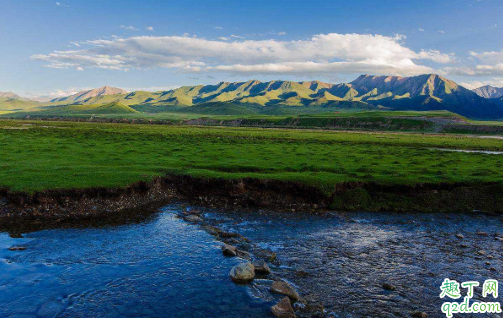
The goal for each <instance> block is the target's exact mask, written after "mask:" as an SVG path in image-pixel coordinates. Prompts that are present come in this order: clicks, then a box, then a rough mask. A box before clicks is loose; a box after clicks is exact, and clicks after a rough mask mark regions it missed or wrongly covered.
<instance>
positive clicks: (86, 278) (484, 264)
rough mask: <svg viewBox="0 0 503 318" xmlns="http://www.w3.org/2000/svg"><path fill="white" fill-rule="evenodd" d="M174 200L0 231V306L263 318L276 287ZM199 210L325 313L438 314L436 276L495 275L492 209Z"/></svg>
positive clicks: (58, 312) (498, 244) (4, 309)
mask: <svg viewBox="0 0 503 318" xmlns="http://www.w3.org/2000/svg"><path fill="white" fill-rule="evenodd" d="M180 209H182V207H181V206H180V205H170V206H167V207H165V208H163V209H162V210H161V212H160V213H158V214H155V215H152V216H149V217H145V218H134V219H133V222H132V223H124V222H123V221H121V222H114V223H113V224H109V225H106V224H104V223H100V224H90V226H88V227H82V226H81V227H80V228H66V229H65V228H60V229H50V230H48V229H46V230H40V229H39V231H37V232H31V233H27V234H23V237H22V238H19V237H16V236H13V237H11V236H9V235H8V234H6V233H0V317H24V318H28V317H32V318H34V317H229V318H230V317H233V318H234V317H269V316H270V314H269V307H270V305H271V304H272V303H273V302H274V301H275V299H277V297H276V296H271V295H270V294H269V293H268V292H267V288H266V287H264V286H267V282H264V281H260V280H258V281H256V282H255V283H254V284H253V285H252V286H238V285H234V284H233V283H232V282H231V281H230V280H229V278H228V272H229V269H230V268H231V267H232V266H233V265H235V264H236V263H237V262H239V260H237V259H232V258H224V257H222V253H221V251H220V248H219V247H220V243H218V242H216V241H214V239H213V237H212V236H210V235H209V234H208V233H206V232H204V231H203V230H201V228H200V227H199V226H197V225H189V224H187V223H186V222H184V221H182V220H179V219H177V218H175V216H174V213H173V212H177V211H180ZM198 209H199V208H198ZM203 210H204V212H205V214H204V215H205V219H206V220H207V221H208V222H210V223H212V224H214V225H218V226H220V227H221V228H223V229H224V230H227V231H233V232H238V233H240V234H242V235H244V236H246V237H248V238H249V239H250V240H251V244H250V251H251V252H252V255H253V253H254V251H255V252H256V251H258V250H259V249H269V250H273V251H275V252H276V253H277V256H278V260H279V262H278V263H273V264H270V266H271V268H272V269H273V271H274V273H275V274H277V275H279V276H280V277H283V278H285V279H286V280H288V281H289V282H290V283H292V284H293V285H294V286H296V288H297V289H298V290H299V292H300V293H301V295H302V296H303V297H306V298H309V299H313V300H320V301H322V302H323V303H324V305H325V307H326V308H327V315H329V317H383V318H384V317H410V313H411V312H413V311H416V310H419V311H423V312H426V313H427V314H428V315H429V317H443V316H444V315H443V314H441V312H440V305H441V303H442V301H441V299H440V298H439V297H438V295H439V293H440V289H439V286H440V284H441V282H442V281H443V279H444V278H446V277H448V278H450V279H456V280H458V281H468V280H476V281H480V282H483V281H484V280H485V279H489V278H492V279H498V280H499V281H500V282H503V277H502V271H501V269H502V268H503V255H502V252H501V251H502V247H503V242H502V241H501V240H498V239H496V238H495V236H494V235H495V234H498V233H499V234H502V232H503V230H502V225H503V222H502V219H501V218H499V217H494V216H492V217H491V216H482V215H479V216H477V215H466V214H465V215H452V214H451V215H447V214H398V213H331V214H329V215H325V216H315V215H298V214H287V213H271V212H265V211H222V210H216V209H203ZM480 231H484V232H487V235H482V234H484V233H479V234H477V232H480ZM458 233H460V234H463V235H464V238H463V239H459V238H456V237H455V235H456V234H458ZM12 246H22V247H26V248H27V249H26V250H24V251H9V250H8V248H9V247H12ZM383 283H389V284H391V285H393V286H395V287H396V291H386V290H384V289H383V288H382V284H383ZM500 294H503V290H502V289H501V287H500ZM256 296H260V297H256ZM475 298H481V296H480V293H477V294H476V297H475ZM464 317H470V316H469V315H464ZM477 317H497V316H491V315H489V314H487V315H478V316H477Z"/></svg>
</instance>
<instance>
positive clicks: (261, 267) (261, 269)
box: [253, 261, 271, 274]
mask: <svg viewBox="0 0 503 318" xmlns="http://www.w3.org/2000/svg"><path fill="white" fill-rule="evenodd" d="M253 266H254V267H255V273H257V274H269V273H271V269H270V268H269V266H268V265H267V263H266V262H264V261H255V262H254V263H253Z"/></svg>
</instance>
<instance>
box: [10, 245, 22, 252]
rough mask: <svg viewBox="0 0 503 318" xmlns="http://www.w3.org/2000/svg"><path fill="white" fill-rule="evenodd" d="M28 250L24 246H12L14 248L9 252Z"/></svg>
mask: <svg viewBox="0 0 503 318" xmlns="http://www.w3.org/2000/svg"><path fill="white" fill-rule="evenodd" d="M25 249H26V247H24V246H12V247H9V251H12V252H14V251H24V250H25Z"/></svg>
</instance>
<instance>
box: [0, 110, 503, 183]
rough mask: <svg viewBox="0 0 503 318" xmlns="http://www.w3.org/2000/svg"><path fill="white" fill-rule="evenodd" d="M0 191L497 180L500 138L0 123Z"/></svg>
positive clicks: (502, 161) (502, 164)
mask: <svg viewBox="0 0 503 318" xmlns="http://www.w3.org/2000/svg"><path fill="white" fill-rule="evenodd" d="M0 145H1V148H0V168H1V169H0V187H5V188H8V189H11V190H15V191H28V192H31V191H38V190H44V189H64V188H86V187H95V186H106V187H116V186H124V185H127V184H130V183H132V182H135V181H139V180H147V179H150V178H152V177H153V176H159V175H164V174H166V173H176V174H188V175H192V176H204V177H223V178H240V177H256V178H262V179H278V180H293V181H299V182H303V183H307V184H311V185H316V186H318V187H321V188H323V189H326V190H327V191H329V189H332V188H333V185H334V184H336V183H339V182H344V181H362V182H375V183H381V184H396V185H402V184H404V185H405V184H406V185H411V184H418V183H443V182H446V183H452V182H467V183H480V182H503V169H502V168H503V155H488V154H481V153H462V152H445V151H440V150H434V149H431V148H451V149H472V150H473V149H483V150H493V151H503V140H499V139H482V138H470V137H463V136H456V135H450V136H448V135H422V134H405V133H403V134H398V133H356V132H355V133H349V132H325V131H300V130H281V129H255V128H222V127H191V126H161V125H131V124H97V123H73V122H48V121H43V122H41V121H12V120H4V121H0Z"/></svg>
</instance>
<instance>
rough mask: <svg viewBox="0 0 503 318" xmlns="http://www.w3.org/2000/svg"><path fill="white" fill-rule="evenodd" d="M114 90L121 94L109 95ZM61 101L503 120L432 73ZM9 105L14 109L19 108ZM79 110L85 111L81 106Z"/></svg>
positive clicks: (495, 108)
mask: <svg viewBox="0 0 503 318" xmlns="http://www.w3.org/2000/svg"><path fill="white" fill-rule="evenodd" d="M115 92H120V94H114V93H115ZM65 101H66V102H65ZM11 103H12V102H11ZM65 104H66V105H68V106H66V107H67V108H66V109H65V110H63V108H61V110H58V111H63V112H65V111H66V112H75V111H76V110H75V108H76V107H77V108H78V107H79V105H81V106H82V105H92V106H93V107H95V106H96V105H105V104H113V105H122V106H130V107H129V108H128V109H124V108H121V109H118V110H117V111H119V112H130V111H139V112H147V113H159V112H172V111H174V112H187V113H198V112H199V113H203V114H248V113H254V114H281V113H284V112H286V113H296V114H302V113H313V111H315V110H317V109H327V110H329V111H337V110H339V109H350V110H382V109H388V110H417V111H428V110H447V111H451V112H454V113H457V114H460V115H463V116H467V117H470V118H475V119H502V118H503V105H502V104H501V103H500V101H499V100H496V99H486V98H483V97H480V96H479V95H477V94H476V93H475V92H473V91H471V90H468V89H466V88H464V87H462V86H460V85H458V84H456V83H455V82H453V81H451V80H449V79H446V78H444V77H441V76H439V75H435V74H426V75H419V76H413V77H400V76H373V75H362V76H360V77H358V78H357V79H355V80H354V81H352V82H350V83H342V84H330V83H324V82H320V81H306V82H293V81H280V80H277V81H270V82H260V81H257V80H250V81H246V82H234V83H231V82H221V83H218V84H215V85H196V86H183V87H180V88H177V89H174V90H169V91H160V92H145V91H136V92H131V93H127V94H126V93H124V91H123V90H121V89H117V88H110V87H106V86H105V87H101V88H99V89H95V90H90V91H85V92H81V93H79V94H76V95H73V97H72V96H70V97H69V98H61V99H58V100H57V102H56V103H53V104H52V105H54V106H56V105H65ZM0 105H1V104H0ZM9 107H10V108H9V109H19V108H20V107H22V106H21V105H18V106H13V105H11V106H9ZM113 108H114V109H115V108H117V107H113ZM294 108H298V109H297V110H295V109H294ZM93 109H94V108H93ZM0 110H2V108H0ZM4 110H5V109H4ZM44 111H47V110H44ZM79 111H87V110H85V109H84V108H81V109H80V110H79ZM89 111H91V110H89ZM93 111H98V110H93ZM100 111H112V110H100Z"/></svg>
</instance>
